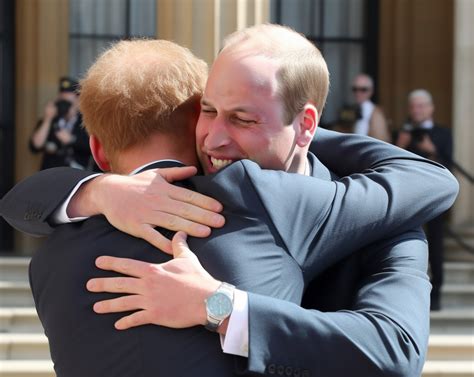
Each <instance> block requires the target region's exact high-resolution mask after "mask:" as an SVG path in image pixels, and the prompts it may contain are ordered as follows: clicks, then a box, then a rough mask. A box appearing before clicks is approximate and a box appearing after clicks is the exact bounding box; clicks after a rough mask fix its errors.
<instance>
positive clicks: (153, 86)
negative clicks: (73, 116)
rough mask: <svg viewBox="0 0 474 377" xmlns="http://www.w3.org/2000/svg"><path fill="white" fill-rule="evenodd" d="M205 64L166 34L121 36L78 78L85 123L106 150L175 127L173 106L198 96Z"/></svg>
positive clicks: (116, 149)
mask: <svg viewBox="0 0 474 377" xmlns="http://www.w3.org/2000/svg"><path fill="white" fill-rule="evenodd" d="M207 71H208V67H207V64H206V63H205V62H204V61H203V60H201V59H199V58H197V57H196V56H194V55H193V54H192V53H191V52H190V51H189V50H188V49H186V48H184V47H181V46H179V45H177V44H175V43H172V42H169V41H165V40H146V39H140V40H138V39H137V40H132V41H120V42H118V43H116V44H114V45H112V46H111V47H110V48H109V49H108V50H107V51H105V52H104V53H103V54H102V55H101V56H99V58H98V59H97V60H96V61H95V63H94V64H93V65H92V66H91V67H90V68H89V70H88V72H87V74H86V76H85V78H84V79H83V80H82V81H81V84H80V88H81V89H80V105H79V106H80V109H81V112H82V114H83V120H84V125H85V127H86V129H87V131H88V132H89V134H90V135H94V136H96V137H97V138H98V139H99V141H100V142H101V143H102V145H103V147H104V150H105V152H106V153H107V154H108V155H109V156H110V158H113V156H115V155H116V154H117V152H120V151H123V150H126V149H127V148H129V147H132V146H135V145H137V144H139V143H140V142H142V141H144V140H146V139H147V137H149V136H150V135H151V134H153V133H155V132H157V131H161V132H173V127H174V125H173V124H172V122H170V119H171V118H170V117H171V115H172V114H173V112H174V111H175V110H176V109H177V108H178V107H179V106H180V105H182V104H184V103H185V102H187V101H188V100H189V99H191V98H193V97H195V96H202V93H203V91H204V86H205V84H206V80H207Z"/></svg>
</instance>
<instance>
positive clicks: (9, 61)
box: [0, 0, 15, 252]
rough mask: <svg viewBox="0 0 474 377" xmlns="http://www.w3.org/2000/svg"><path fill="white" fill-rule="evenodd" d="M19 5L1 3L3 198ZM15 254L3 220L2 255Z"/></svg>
mask: <svg viewBox="0 0 474 377" xmlns="http://www.w3.org/2000/svg"><path fill="white" fill-rule="evenodd" d="M14 3H15V1H14V0H2V1H0V91H1V95H0V197H2V196H3V195H5V193H6V192H7V191H8V190H9V189H10V188H11V187H12V186H13V182H14V154H15V148H14V145H15V121H14V118H15V111H14V98H15V95H14V94H15V93H14V77H15V76H14V56H15V54H14V48H15V47H14V46H15V34H14V19H15V18H14V17H15V4H14ZM12 250H13V230H12V228H11V227H10V226H9V225H8V224H7V223H6V222H5V221H4V220H3V219H1V218H0V252H11V251H12Z"/></svg>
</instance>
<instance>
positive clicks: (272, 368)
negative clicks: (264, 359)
mask: <svg viewBox="0 0 474 377" xmlns="http://www.w3.org/2000/svg"><path fill="white" fill-rule="evenodd" d="M267 372H268V373H269V374H275V372H276V365H275V364H270V365H269V366H268V367H267Z"/></svg>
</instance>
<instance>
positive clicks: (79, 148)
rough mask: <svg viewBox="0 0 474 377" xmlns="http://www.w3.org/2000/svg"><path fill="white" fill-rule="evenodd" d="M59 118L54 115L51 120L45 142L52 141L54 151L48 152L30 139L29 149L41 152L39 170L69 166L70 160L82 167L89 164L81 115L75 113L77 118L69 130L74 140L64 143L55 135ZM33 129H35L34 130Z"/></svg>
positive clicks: (86, 135) (85, 133)
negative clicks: (41, 157) (67, 143)
mask: <svg viewBox="0 0 474 377" xmlns="http://www.w3.org/2000/svg"><path fill="white" fill-rule="evenodd" d="M58 121H59V118H58V117H56V118H54V119H53V120H52V124H51V127H50V129H49V133H48V136H47V138H46V142H45V144H46V143H53V144H54V145H55V146H56V148H57V149H56V152H55V153H48V152H47V151H46V149H45V146H43V147H42V148H36V147H35V146H34V145H33V143H32V142H31V140H30V144H29V146H30V150H31V151H32V152H33V153H40V152H41V153H43V159H42V161H41V170H43V169H49V168H54V167H58V166H71V162H72V161H75V162H76V163H78V164H80V165H82V166H83V167H84V168H87V167H88V166H89V163H90V160H91V158H92V155H91V150H90V148H89V135H88V134H87V131H86V129H85V128H84V127H83V126H82V116H81V114H80V113H78V114H77V120H76V122H75V123H74V126H73V128H72V130H71V132H72V135H73V136H74V138H75V140H74V141H73V142H72V143H71V144H69V145H64V144H63V143H62V142H61V141H60V140H59V139H58V138H57V137H56V132H57V131H58V127H57V124H58ZM42 122H43V121H42V120H40V121H39V122H38V124H37V125H36V129H38V128H39V127H40V126H41V123H42ZM36 129H35V130H36Z"/></svg>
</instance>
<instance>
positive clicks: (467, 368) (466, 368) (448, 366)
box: [422, 360, 474, 377]
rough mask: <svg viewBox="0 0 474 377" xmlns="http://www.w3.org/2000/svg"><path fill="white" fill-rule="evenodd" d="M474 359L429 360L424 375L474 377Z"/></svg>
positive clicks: (431, 376) (434, 376) (424, 376)
mask: <svg viewBox="0 0 474 377" xmlns="http://www.w3.org/2000/svg"><path fill="white" fill-rule="evenodd" d="M473 376H474V361H472V360H471V361H451V360H448V361H445V360H432V361H427V362H426V363H425V365H424V367H423V373H422V377H473Z"/></svg>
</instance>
